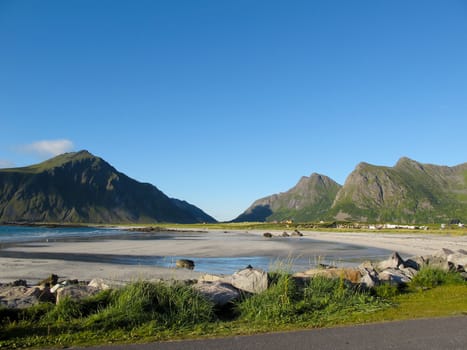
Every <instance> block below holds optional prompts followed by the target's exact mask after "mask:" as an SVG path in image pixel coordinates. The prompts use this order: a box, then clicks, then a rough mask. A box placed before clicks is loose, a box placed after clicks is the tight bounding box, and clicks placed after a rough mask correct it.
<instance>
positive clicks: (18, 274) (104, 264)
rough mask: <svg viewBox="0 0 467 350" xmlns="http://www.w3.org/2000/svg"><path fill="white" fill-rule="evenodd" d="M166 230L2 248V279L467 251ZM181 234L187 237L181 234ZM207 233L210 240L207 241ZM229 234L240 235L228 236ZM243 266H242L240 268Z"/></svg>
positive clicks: (402, 236) (356, 236)
mask: <svg viewBox="0 0 467 350" xmlns="http://www.w3.org/2000/svg"><path fill="white" fill-rule="evenodd" d="M131 228H135V227H134V226H132V227H131ZM118 229H122V230H128V229H129V227H123V226H121V227H119V228H118ZM167 231H168V232H169V233H170V235H171V236H170V239H160V240H159V239H157V238H158V233H157V232H156V233H154V235H153V236H151V237H153V240H145V239H134V240H131V239H112V237H109V238H102V239H99V240H95V241H94V240H90V241H86V240H83V241H78V242H66V241H60V240H59V241H57V242H34V243H30V242H29V243H20V244H16V245H15V246H9V247H6V248H1V249H0V252H1V253H3V255H8V254H10V256H0V264H1V266H2V269H1V270H0V283H8V282H12V281H15V280H18V279H25V280H27V281H28V283H35V282H38V281H40V280H42V279H44V278H45V277H47V276H48V275H50V274H51V273H55V274H58V275H59V276H60V277H61V278H64V279H79V280H91V279H93V278H102V279H106V280H111V281H114V282H116V283H120V282H121V283H124V282H129V281H135V280H140V279H145V280H160V279H165V280H166V279H175V280H188V279H198V278H199V277H200V276H201V275H203V274H205V273H206V272H202V271H196V269H195V270H194V271H192V270H186V269H176V268H174V267H161V266H150V265H144V264H142V265H137V264H124V263H112V260H106V259H107V258H109V259H110V258H111V257H116V258H122V257H123V258H125V257H126V256H129V257H137V256H143V257H146V256H154V257H167V259H170V258H171V257H172V258H173V257H184V256H188V257H197V258H202V257H204V258H210V257H226V258H233V259H235V257H240V256H242V257H248V256H269V257H274V256H276V257H285V258H287V256H292V257H293V256H299V255H300V254H303V255H306V254H307V252H308V251H309V247H310V246H313V245H323V247H324V248H323V249H324V250H323V251H326V249H332V245H336V244H340V245H344V246H343V247H342V246H339V247H340V249H341V250H343V251H342V252H341V251H337V254H339V253H342V254H348V252H350V253H352V249H353V248H355V247H366V248H368V250H357V251H356V252H355V254H359V252H364V254H369V253H368V252H373V251H374V252H378V254H380V255H381V254H382V252H384V254H386V253H387V254H388V255H389V254H390V252H392V251H397V252H398V253H400V254H401V255H405V256H406V257H409V256H418V255H429V254H433V253H435V252H436V251H438V250H440V249H442V248H447V249H451V250H459V249H464V250H467V236H450V235H441V234H426V233H367V232H321V231H320V232H318V231H302V233H303V237H300V238H295V237H290V238H283V237H279V235H281V234H282V232H283V231H282V230H269V231H268V232H271V233H272V234H273V235H274V236H277V237H273V238H264V237H262V235H263V233H264V231H263V230H248V231H245V230H215V229H203V230H200V229H198V228H197V229H184V230H183V231H180V230H176V231H174V230H173V229H171V228H167ZM182 232H184V233H185V235H183V234H181V233H182ZM135 233H136V232H135ZM178 233H180V235H179V234H178ZM190 233H193V239H186V235H187V234H188V235H189V234H190ZM196 234H198V235H199V236H197V235H196ZM205 234H206V236H207V237H206V239H204V235H205ZM230 236H235V237H236V238H235V239H231V240H229V237H230ZM237 236H238V237H237ZM143 237H145V236H143ZM200 237H201V238H200ZM190 238H191V237H190ZM345 247H348V252H347V251H345ZM336 250H338V249H336ZM15 252H16V253H15ZM15 254H16V255H15ZM21 254H23V257H21ZM100 256H101V257H103V258H102V260H99V257H100ZM60 257H62V259H61V258H60ZM310 257H311V256H310ZM385 257H387V256H385ZM315 258H316V256H315ZM109 261H110V263H109ZM243 267H244V266H239V269H240V268H243ZM207 272H208V271H207Z"/></svg>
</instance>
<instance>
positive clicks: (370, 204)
mask: <svg viewBox="0 0 467 350" xmlns="http://www.w3.org/2000/svg"><path fill="white" fill-rule="evenodd" d="M287 219H292V220H295V221H316V220H338V221H347V220H348V221H359V222H398V223H441V222H447V221H450V220H452V219H459V220H461V221H463V222H467V163H464V164H460V165H458V166H454V167H448V166H438V165H432V164H421V163H418V162H416V161H414V160H411V159H408V158H401V159H400V160H399V161H398V162H397V164H396V165H395V166H394V167H386V166H376V165H371V164H367V163H360V164H358V165H357V167H356V168H355V170H354V171H353V172H352V173H351V174H350V175H349V176H348V177H347V179H346V181H345V184H344V186H340V185H338V184H337V183H336V182H334V181H332V180H331V179H329V178H328V177H326V176H323V175H317V174H313V175H312V176H311V177H309V178H307V177H304V178H302V179H301V180H300V181H299V183H298V184H297V185H296V186H295V187H294V188H292V189H291V190H289V191H287V192H285V193H280V194H275V195H272V196H268V197H265V198H262V199H259V200H257V201H255V202H254V203H253V204H252V205H251V206H250V207H249V208H248V209H247V210H246V211H245V212H244V213H242V214H241V215H240V216H238V217H237V218H236V219H235V220H234V221H236V222H239V221H273V220H278V221H281V220H287Z"/></svg>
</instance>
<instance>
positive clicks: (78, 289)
mask: <svg viewBox="0 0 467 350" xmlns="http://www.w3.org/2000/svg"><path fill="white" fill-rule="evenodd" d="M99 292H100V290H99V289H97V288H94V287H89V286H82V285H69V286H66V287H63V288H59V289H58V290H57V301H56V302H57V304H58V303H60V301H62V300H63V299H65V298H70V299H72V300H81V299H85V298H88V297H90V296H93V295H95V294H97V293H99Z"/></svg>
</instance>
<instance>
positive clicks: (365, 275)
mask: <svg viewBox="0 0 467 350" xmlns="http://www.w3.org/2000/svg"><path fill="white" fill-rule="evenodd" d="M360 273H361V275H362V277H361V278H360V285H361V286H363V287H366V288H373V287H375V286H377V285H378V284H379V278H378V273H377V272H376V270H368V269H360Z"/></svg>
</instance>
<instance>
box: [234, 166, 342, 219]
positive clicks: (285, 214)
mask: <svg viewBox="0 0 467 350" xmlns="http://www.w3.org/2000/svg"><path fill="white" fill-rule="evenodd" d="M340 188H341V186H340V185H339V184H338V183H337V182H335V181H334V180H332V179H331V178H329V177H327V176H324V175H320V174H316V173H313V174H311V176H310V177H306V176H304V177H302V178H301V179H300V181H299V182H298V183H297V185H295V186H294V187H293V188H291V189H290V190H288V191H287V192H284V193H279V194H274V195H272V196H268V197H265V198H261V199H259V200H257V201H255V202H254V203H253V204H252V205H251V206H250V207H249V208H248V209H247V210H246V211H245V212H244V213H243V214H241V215H240V216H238V217H237V218H236V219H234V220H233V221H234V222H242V221H276V220H277V221H282V220H289V219H293V220H295V221H312V220H320V219H322V218H323V216H324V215H326V213H327V212H328V211H329V210H330V208H331V205H332V203H333V201H334V198H335V197H336V194H337V192H338V191H339V189H340Z"/></svg>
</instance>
